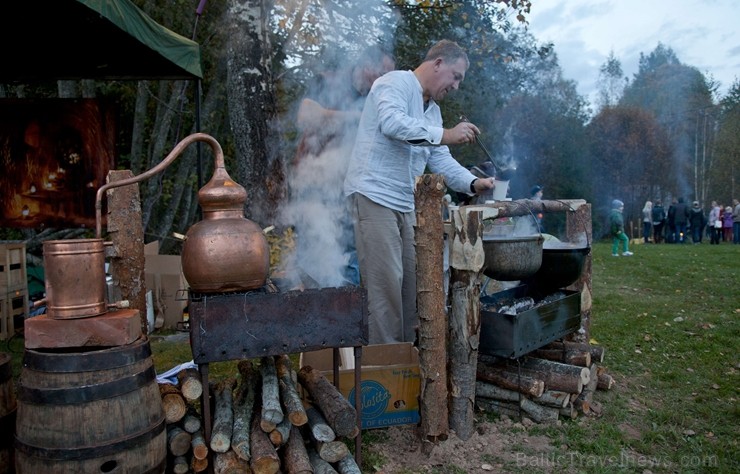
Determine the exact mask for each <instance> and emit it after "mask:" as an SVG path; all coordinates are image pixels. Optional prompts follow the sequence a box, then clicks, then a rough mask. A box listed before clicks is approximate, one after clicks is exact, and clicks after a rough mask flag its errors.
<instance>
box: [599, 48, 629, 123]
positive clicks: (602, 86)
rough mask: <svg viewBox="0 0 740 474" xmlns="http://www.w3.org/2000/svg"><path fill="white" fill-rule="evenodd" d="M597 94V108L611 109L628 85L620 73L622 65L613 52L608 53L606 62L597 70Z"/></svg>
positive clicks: (622, 73)
mask: <svg viewBox="0 0 740 474" xmlns="http://www.w3.org/2000/svg"><path fill="white" fill-rule="evenodd" d="M598 82H599V94H598V97H597V103H596V105H597V107H598V108H599V109H603V108H605V107H612V106H614V105H617V103H619V100H620V99H621V98H622V94H623V93H624V88H625V86H626V85H627V84H628V79H627V78H626V77H625V75H624V72H622V63H621V62H620V61H619V60H618V59H617V58H616V57H615V56H614V51H613V50H612V51H611V52H610V53H609V57H607V58H606V62H604V64H602V65H601V67H600V68H599V81H598Z"/></svg>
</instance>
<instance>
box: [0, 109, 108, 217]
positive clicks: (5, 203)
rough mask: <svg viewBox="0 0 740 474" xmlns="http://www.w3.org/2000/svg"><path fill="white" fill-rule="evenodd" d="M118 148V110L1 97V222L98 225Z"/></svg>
mask: <svg viewBox="0 0 740 474" xmlns="http://www.w3.org/2000/svg"><path fill="white" fill-rule="evenodd" d="M114 149H115V127H114V120H113V114H112V113H111V111H110V110H109V109H108V108H107V107H105V106H103V105H101V103H99V102H98V101H96V100H93V99H47V100H0V198H1V199H2V204H1V209H2V217H1V218H0V226H2V227H33V228H39V227H57V228H59V227H91V228H94V227H95V193H96V191H97V189H98V188H99V187H100V186H102V185H103V184H104V183H105V177H106V175H107V174H108V171H109V170H110V169H111V168H112V167H113V165H114V162H115V157H114V153H115V151H114Z"/></svg>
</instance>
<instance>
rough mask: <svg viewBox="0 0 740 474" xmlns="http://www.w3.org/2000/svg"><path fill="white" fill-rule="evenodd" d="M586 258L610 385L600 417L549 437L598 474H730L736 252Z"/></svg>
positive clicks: (734, 442) (662, 249) (736, 463)
mask: <svg viewBox="0 0 740 474" xmlns="http://www.w3.org/2000/svg"><path fill="white" fill-rule="evenodd" d="M632 250H633V251H634V252H635V255H634V256H633V257H612V256H611V249H610V246H609V245H607V244H604V243H601V244H599V243H597V244H596V245H594V248H593V266H592V271H593V275H592V282H593V309H592V323H591V333H590V335H591V338H592V339H593V340H594V342H596V343H598V344H599V345H602V346H604V347H605V348H606V356H605V360H604V363H605V365H606V366H607V367H608V370H609V373H610V374H611V375H612V376H614V377H615V378H616V379H617V381H618V386H617V388H616V389H614V390H612V391H610V392H599V397H600V401H602V402H603V404H604V406H605V410H604V415H603V417H601V418H599V419H592V420H588V421H587V422H585V423H579V422H578V421H576V422H569V423H565V424H563V426H562V427H560V428H553V429H552V430H550V434H551V436H553V437H557V438H558V439H559V442H556V443H554V444H555V445H556V446H557V445H559V444H560V443H564V444H565V445H567V446H568V448H569V449H572V450H576V451H577V452H579V453H581V455H582V456H584V459H591V458H590V457H594V459H596V458H598V457H600V458H601V459H605V458H606V457H608V456H616V457H617V461H616V463H615V464H614V465H612V466H607V467H606V468H605V469H606V470H605V471H603V472H642V471H643V470H644V469H645V465H644V464H643V463H651V462H656V463H658V465H651V466H650V467H649V468H650V470H651V471H653V472H681V473H686V472H696V473H704V472H728V473H730V472H738V470H739V469H740V457H739V454H738V439H740V437H738V434H740V433H739V430H738V427H739V426H740V417H739V416H738V404H737V397H738V388H739V386H738V370H739V369H740V365H739V364H740V360H739V359H738V355H737V349H738V346H739V344H738V340H739V338H740V325H738V319H739V318H740V265H739V264H740V246H733V245H728V244H724V245H718V246H717V245H708V244H706V243H704V244H701V245H690V244H687V245H639V246H636V247H634V248H633V249H632Z"/></svg>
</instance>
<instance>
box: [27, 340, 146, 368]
mask: <svg viewBox="0 0 740 474" xmlns="http://www.w3.org/2000/svg"><path fill="white" fill-rule="evenodd" d="M151 355H152V349H151V346H150V345H149V343H148V340H147V339H145V338H141V339H139V342H138V343H133V344H129V345H126V346H117V347H113V348H110V349H103V350H98V351H90V352H76V353H63V352H38V351H32V350H26V351H25V352H24V354H23V366H24V367H27V368H29V369H31V370H36V371H40V372H54V373H61V372H63V373H71V372H94V371H100V370H106V369H115V368H118V367H126V366H128V365H131V364H133V363H135V362H138V361H141V360H144V359H146V358H148V357H150V356H151Z"/></svg>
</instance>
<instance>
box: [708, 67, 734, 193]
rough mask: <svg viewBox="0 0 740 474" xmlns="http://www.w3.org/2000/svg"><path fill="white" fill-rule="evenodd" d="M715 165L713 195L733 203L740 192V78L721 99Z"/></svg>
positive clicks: (711, 173)
mask: <svg viewBox="0 0 740 474" xmlns="http://www.w3.org/2000/svg"><path fill="white" fill-rule="evenodd" d="M718 112H719V114H718V117H717V138H716V141H715V157H716V159H715V161H714V163H715V164H714V166H712V167H711V168H710V170H709V175H710V177H711V181H710V182H711V183H712V184H711V190H710V191H709V197H710V199H714V200H717V201H720V202H722V203H724V204H730V203H731V202H732V199H733V198H736V197H738V195H740V182H739V181H740V179H739V178H740V80H738V79H735V82H734V83H733V84H732V86H731V87H730V90H729V92H728V93H727V95H726V96H725V97H723V98H722V100H721V101H720V103H719V109H718Z"/></svg>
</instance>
